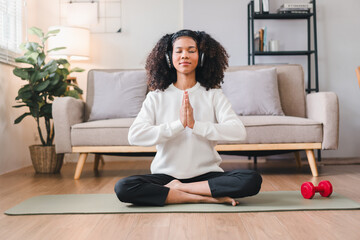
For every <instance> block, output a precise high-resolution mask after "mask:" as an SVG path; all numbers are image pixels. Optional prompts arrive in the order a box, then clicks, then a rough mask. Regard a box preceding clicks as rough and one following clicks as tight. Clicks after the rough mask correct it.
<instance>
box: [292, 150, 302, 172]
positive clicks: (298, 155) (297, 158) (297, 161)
mask: <svg viewBox="0 0 360 240" xmlns="http://www.w3.org/2000/svg"><path fill="white" fill-rule="evenodd" d="M294 155H295V160H296V167H297V168H301V157H300V152H299V151H296V152H294Z"/></svg>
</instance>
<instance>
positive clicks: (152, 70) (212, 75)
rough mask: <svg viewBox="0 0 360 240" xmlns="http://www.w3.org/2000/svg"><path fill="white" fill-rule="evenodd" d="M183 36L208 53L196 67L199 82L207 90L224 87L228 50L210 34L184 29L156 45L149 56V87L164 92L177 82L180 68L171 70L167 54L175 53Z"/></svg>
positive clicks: (146, 66) (168, 35)
mask: <svg viewBox="0 0 360 240" xmlns="http://www.w3.org/2000/svg"><path fill="white" fill-rule="evenodd" d="M182 36H188V37H191V38H193V39H194V41H195V42H196V44H197V48H198V52H201V53H203V54H204V62H203V66H202V67H200V66H198V67H197V68H196V81H197V82H199V83H200V84H201V86H203V87H205V88H206V90H209V89H211V88H220V87H221V86H220V84H221V83H222V82H223V78H224V71H225V70H226V68H227V67H228V66H229V64H228V59H229V55H228V53H227V52H226V50H225V48H224V47H223V46H222V45H221V44H220V43H219V42H218V41H216V40H215V39H213V38H212V37H211V36H210V35H209V34H207V33H205V32H203V31H201V32H197V31H196V32H195V31H191V30H180V31H178V32H176V33H173V34H166V35H165V36H163V37H162V38H161V39H160V40H159V41H158V42H157V43H156V45H155V47H154V48H153V50H152V51H151V53H150V54H149V56H148V57H147V59H146V65H145V69H146V72H147V77H148V86H149V88H150V89H151V90H156V89H159V90H161V91H164V90H165V89H166V88H167V87H168V86H169V85H170V84H172V83H175V82H176V81H177V79H176V69H175V68H171V69H170V68H169V66H168V64H167V61H166V57H165V54H166V53H167V52H169V51H171V52H172V50H173V43H174V42H175V40H176V39H177V38H179V37H182ZM170 58H171V56H170ZM199 60H200V58H199Z"/></svg>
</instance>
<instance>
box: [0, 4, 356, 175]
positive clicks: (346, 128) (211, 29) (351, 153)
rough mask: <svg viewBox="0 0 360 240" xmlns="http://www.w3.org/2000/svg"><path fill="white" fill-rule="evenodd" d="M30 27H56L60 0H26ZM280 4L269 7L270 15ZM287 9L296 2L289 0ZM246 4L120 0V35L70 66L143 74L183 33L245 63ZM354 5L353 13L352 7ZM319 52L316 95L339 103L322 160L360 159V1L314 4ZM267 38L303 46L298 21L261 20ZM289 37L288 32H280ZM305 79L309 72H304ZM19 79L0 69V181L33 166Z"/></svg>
mask: <svg viewBox="0 0 360 240" xmlns="http://www.w3.org/2000/svg"><path fill="white" fill-rule="evenodd" d="M27 2H28V17H27V21H28V27H31V26H38V27H40V28H42V29H44V30H46V29H47V28H48V27H49V26H52V25H58V24H59V12H60V11H59V1H58V0H36V1H35V0H28V1H27ZM282 2H285V0H272V1H271V6H270V9H271V11H275V10H276V8H277V7H278V6H280V5H281V3H282ZM286 2H297V1H296V0H286ZM247 4H248V1H247V0H224V1H219V0H171V1H169V0H152V1H149V0H123V1H122V6H123V10H122V13H123V17H122V21H123V25H122V29H123V32H122V33H120V34H117V33H114V34H111V33H110V34H109V33H108V34H92V35H91V60H90V61H88V62H84V63H81V62H75V63H73V66H79V67H82V68H85V69H86V70H89V69H91V68H142V67H144V64H145V59H146V56H147V54H148V53H149V52H150V50H151V48H152V47H153V46H154V44H155V43H156V41H157V40H158V39H159V38H160V36H162V35H163V34H164V33H169V32H175V31H177V30H179V29H181V28H190V29H194V30H205V31H207V32H208V33H210V34H211V35H212V36H213V37H215V38H216V39H217V40H218V41H219V42H221V43H222V44H223V45H224V46H225V48H226V49H227V51H228V52H229V54H230V62H229V63H230V65H231V66H235V65H246V64H247ZM349 6H351V7H349ZM317 8H318V12H317V13H318V21H317V23H318V47H319V76H320V90H321V91H334V92H336V93H337V94H338V96H339V100H340V146H339V149H338V150H336V151H325V152H323V156H324V157H359V156H360V148H359V147H358V146H359V143H360V121H359V120H358V119H360V90H359V87H358V85H357V80H356V75H355V67H356V66H358V65H360V54H359V43H358V42H359V40H358V39H360V32H359V31H357V29H358V27H359V23H360V15H359V14H358V10H359V9H360V1H358V0H348V1H346V4H343V3H342V4H339V1H337V0H327V1H325V0H318V1H317ZM264 25H266V26H267V27H268V30H269V37H270V38H274V39H279V40H280V41H281V45H280V47H281V48H283V49H301V48H303V47H306V43H305V42H306V37H305V31H306V26H305V25H306V24H305V23H303V22H301V21H284V22H280V23H279V21H265V22H259V23H257V25H256V28H260V27H262V26H264ZM283 30H286V31H283ZM258 60H259V62H261V63H266V62H269V63H270V62H275V63H299V64H302V65H303V66H305V67H306V59H305V57H301V56H300V57H263V58H258ZM305 72H306V69H305ZM86 74H87V71H86V72H84V73H77V74H75V76H77V77H78V82H79V85H80V87H81V88H83V89H84V90H86ZM21 84H22V83H21V80H19V79H16V78H15V77H14V76H13V75H12V67H10V66H8V65H3V64H0V134H1V135H0V174H1V173H4V172H8V171H11V170H14V169H17V168H21V167H23V166H26V165H30V164H31V163H30V157H29V153H28V146H29V145H31V144H33V143H36V142H38V140H36V139H35V135H36V131H35V122H34V121H33V119H31V118H28V119H25V120H24V122H22V123H21V124H20V125H14V124H13V121H14V119H15V118H16V117H17V116H18V115H20V114H21V113H22V111H23V110H22V109H13V108H11V106H12V105H14V104H15V101H14V98H15V96H16V93H17V90H18V89H19V87H20V85H21Z"/></svg>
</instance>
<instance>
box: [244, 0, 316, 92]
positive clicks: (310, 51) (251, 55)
mask: <svg viewBox="0 0 360 240" xmlns="http://www.w3.org/2000/svg"><path fill="white" fill-rule="evenodd" d="M311 3H312V4H313V11H312V13H268V14H257V13H255V12H254V1H253V0H252V1H250V2H249V4H248V65H254V64H255V57H256V56H299V55H303V56H307V65H308V79H307V81H308V82H307V88H306V92H307V93H310V92H312V91H315V92H318V91H319V74H318V50H317V29H316V0H312V1H311ZM311 18H313V21H312V23H313V32H312V33H311ZM255 20H306V21H307V49H306V50H303V51H277V52H270V51H266V52H259V51H255V46H254V42H255V39H254V34H255V33H254V21H255ZM311 34H313V48H311ZM312 56H314V65H315V69H314V70H315V72H314V73H315V86H314V87H312V84H311V83H312V81H311V79H312V78H311V74H312V71H311V60H312Z"/></svg>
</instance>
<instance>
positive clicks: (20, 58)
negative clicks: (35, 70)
mask: <svg viewBox="0 0 360 240" xmlns="http://www.w3.org/2000/svg"><path fill="white" fill-rule="evenodd" d="M15 62H20V63H28V64H33V62H32V61H29V59H28V57H27V56H21V57H17V58H15Z"/></svg>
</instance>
